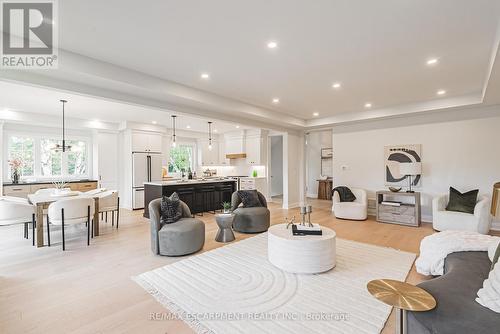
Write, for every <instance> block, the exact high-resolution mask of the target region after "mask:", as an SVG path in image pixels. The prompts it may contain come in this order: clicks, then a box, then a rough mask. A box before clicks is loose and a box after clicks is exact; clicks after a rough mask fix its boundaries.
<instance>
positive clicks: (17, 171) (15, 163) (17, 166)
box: [9, 158, 23, 183]
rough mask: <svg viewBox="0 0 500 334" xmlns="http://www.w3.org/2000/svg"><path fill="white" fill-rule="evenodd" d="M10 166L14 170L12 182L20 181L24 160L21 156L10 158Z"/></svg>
mask: <svg viewBox="0 0 500 334" xmlns="http://www.w3.org/2000/svg"><path fill="white" fill-rule="evenodd" d="M9 166H10V168H11V170H12V183H19V176H20V175H21V167H22V166H23V161H22V160H21V159H20V158H14V159H12V160H9Z"/></svg>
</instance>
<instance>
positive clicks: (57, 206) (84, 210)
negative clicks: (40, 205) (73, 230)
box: [47, 196, 95, 251]
mask: <svg viewBox="0 0 500 334" xmlns="http://www.w3.org/2000/svg"><path fill="white" fill-rule="evenodd" d="M94 210H95V204H94V199H93V198H89V197H85V196H78V197H74V198H65V199H61V200H59V201H56V202H54V203H52V204H50V205H49V215H48V219H47V240H48V245H49V246H50V227H49V225H50V224H53V225H60V226H61V235H62V249H63V251H64V250H66V241H65V235H64V227H65V225H68V224H81V223H85V224H86V225H87V246H88V245H90V237H91V233H92V234H93V229H92V217H93V212H94Z"/></svg>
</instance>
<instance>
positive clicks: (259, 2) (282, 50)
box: [47, 0, 500, 119]
mask: <svg viewBox="0 0 500 334" xmlns="http://www.w3.org/2000/svg"><path fill="white" fill-rule="evenodd" d="M59 13H60V14H59V17H60V23H59V34H60V38H61V41H60V47H61V48H63V49H66V50H69V51H73V52H76V53H79V54H82V55H86V56H88V57H92V58H95V59H98V60H102V61H106V62H109V63H112V64H117V65H120V66H123V67H126V68H129V69H134V70H137V71H140V72H143V73H146V74H149V75H152V76H156V77H159V78H162V79H166V80H172V81H175V82H179V83H182V84H184V85H187V86H190V87H195V88H198V89H202V90H205V91H209V92H212V93H215V94H218V95H221V96H225V97H229V98H233V99H237V100H241V101H244V102H248V103H250V104H254V105H257V106H262V107H264V108H268V109H274V110H276V111H280V112H282V113H287V114H289V115H293V116H296V117H299V118H302V119H310V118H312V113H313V112H316V111H317V112H319V113H320V117H329V116H336V115H339V114H344V113H353V112H360V111H363V110H364V104H365V102H371V103H372V104H373V108H372V109H378V108H388V107H391V106H398V105H404V104H410V103H416V102H426V101H431V100H434V99H438V97H437V96H436V91H437V90H438V89H445V90H446V91H447V94H446V96H445V97H446V98H452V97H460V96H463V95H470V94H481V91H482V89H483V85H484V83H485V80H486V76H487V73H488V67H489V62H490V57H491V53H492V47H493V44H494V40H495V33H496V31H497V27H498V25H499V18H500V1H498V0H474V1H470V0H440V1H435V0H419V1H416V0H414V1H411V0H403V1H402V0H384V1H367V0H342V1H341V0H314V1H305V0H302V1H299V0H275V1H265V0H254V1H234V0H212V1H201V0H199V1H195V0H183V1H173V0H168V1H165V0H150V1H148V2H147V5H146V4H145V3H140V2H137V1H126V0H107V1H102V0H101V1H99V0H86V1H77V0H65V1H60V2H59ZM269 40H276V41H277V42H278V43H279V45H278V48H276V49H274V50H270V49H268V48H267V47H266V43H267V41H269ZM430 57H438V58H439V64H438V65H437V66H434V67H428V66H426V65H425V62H426V60H427V59H428V58H430ZM202 72H207V73H210V75H211V79H210V80H207V81H205V80H201V79H200V74H201V73H202ZM336 81H339V82H341V83H342V88H341V89H340V90H334V89H332V88H331V85H332V83H333V82H336ZM273 97H279V98H280V101H281V102H280V104H279V105H273V104H272V103H271V100H272V98H273ZM47 107H48V106H47ZM75 108H76V106H75ZM102 110H105V109H102ZM120 112H121V111H120ZM108 113H111V111H108V110H106V115H108ZM116 113H119V112H118V110H116ZM132 113H133V112H132ZM99 117H100V116H99ZM158 117H159V116H158Z"/></svg>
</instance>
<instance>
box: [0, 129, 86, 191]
mask: <svg viewBox="0 0 500 334" xmlns="http://www.w3.org/2000/svg"><path fill="white" fill-rule="evenodd" d="M14 136H15V137H27V138H32V139H33V140H34V148H35V152H34V155H33V157H34V175H33V176H21V180H26V179H36V180H47V181H50V180H61V179H64V180H78V179H84V178H85V179H86V178H89V177H90V175H91V174H92V172H91V168H92V157H91V156H90V154H91V152H92V151H91V148H92V139H91V138H90V137H84V136H72V135H70V136H67V137H66V140H68V141H69V140H78V141H83V142H85V156H86V157H87V167H86V171H87V172H86V173H85V174H82V175H69V174H68V161H67V158H65V157H63V158H62V161H61V171H62V175H55V176H45V175H42V174H41V172H42V165H41V160H40V159H41V140H42V139H56V140H57V139H59V138H60V136H61V135H60V134H57V133H49V132H47V133H45V132H44V133H33V132H28V131H5V132H4V139H5V140H4V147H3V149H4V152H5V157H6V159H4V167H5V169H4V170H5V172H4V178H5V180H11V175H10V172H11V171H10V167H9V163H8V160H9V159H8V157H9V155H10V151H9V141H10V138H11V137H14Z"/></svg>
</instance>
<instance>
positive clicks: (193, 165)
mask: <svg viewBox="0 0 500 334" xmlns="http://www.w3.org/2000/svg"><path fill="white" fill-rule="evenodd" d="M176 144H177V146H190V147H191V148H192V150H193V151H192V152H193V157H192V161H191V171H192V172H195V171H196V168H197V161H198V160H197V159H198V155H197V152H198V146H197V144H196V142H194V141H187V140H180V141H177V142H176ZM169 164H170V150H168V164H167V168H168V167H169V166H168V165H169ZM186 173H187V171H186ZM170 175H172V176H174V177H181V175H182V173H180V172H179V173H176V172H172V173H170Z"/></svg>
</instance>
